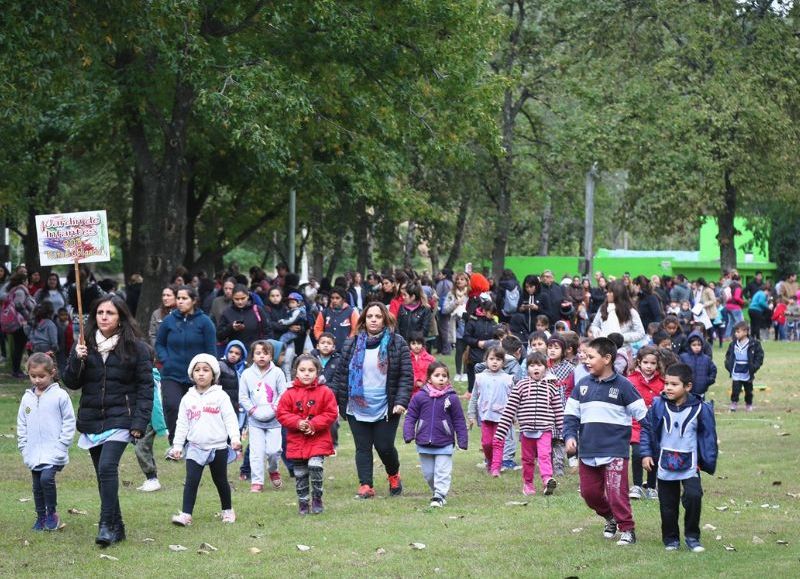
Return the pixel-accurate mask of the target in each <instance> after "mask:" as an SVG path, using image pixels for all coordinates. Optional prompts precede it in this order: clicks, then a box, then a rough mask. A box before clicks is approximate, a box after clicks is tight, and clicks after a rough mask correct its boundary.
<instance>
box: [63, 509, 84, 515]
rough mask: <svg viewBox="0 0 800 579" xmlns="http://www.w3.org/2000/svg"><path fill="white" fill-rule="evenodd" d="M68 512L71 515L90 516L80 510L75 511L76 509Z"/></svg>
mask: <svg viewBox="0 0 800 579" xmlns="http://www.w3.org/2000/svg"><path fill="white" fill-rule="evenodd" d="M67 512H68V513H69V514H70V515H88V514H89V513H88V512H87V511H82V510H80V509H74V508H73V509H67Z"/></svg>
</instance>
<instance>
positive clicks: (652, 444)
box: [640, 392, 717, 474]
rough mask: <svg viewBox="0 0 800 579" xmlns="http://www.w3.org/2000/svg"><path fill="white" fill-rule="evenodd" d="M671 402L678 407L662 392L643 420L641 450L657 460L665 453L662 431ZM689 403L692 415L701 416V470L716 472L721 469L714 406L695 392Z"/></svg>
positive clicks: (698, 417)
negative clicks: (718, 461) (718, 460)
mask: <svg viewBox="0 0 800 579" xmlns="http://www.w3.org/2000/svg"><path fill="white" fill-rule="evenodd" d="M668 404H669V405H670V406H672V407H673V408H675V405H674V404H672V403H671V402H669V401H668V400H667V397H666V396H665V395H664V394H663V393H662V394H661V396H659V397H658V398H656V399H654V400H653V405H652V406H651V407H650V410H648V412H647V416H646V417H645V419H644V420H643V421H642V442H641V449H640V452H641V455H642V458H644V457H647V456H649V457H651V458H652V459H653V460H654V461H655V462H656V464H657V463H658V461H659V459H660V457H661V433H662V431H663V428H664V421H665V418H666V416H667V405H668ZM686 404H687V405H688V406H691V407H692V408H693V409H694V410H693V411H692V413H691V418H690V419H695V417H696V420H697V464H698V466H699V467H700V470H702V471H704V472H707V473H708V474H714V471H715V470H716V469H717V427H716V422H715V420H714V409H713V408H712V406H711V405H710V404H707V403H705V402H703V401H702V400H701V399H700V397H699V396H697V395H695V394H692V393H691V392H690V393H689V396H688V399H687V401H686ZM682 426H683V425H682Z"/></svg>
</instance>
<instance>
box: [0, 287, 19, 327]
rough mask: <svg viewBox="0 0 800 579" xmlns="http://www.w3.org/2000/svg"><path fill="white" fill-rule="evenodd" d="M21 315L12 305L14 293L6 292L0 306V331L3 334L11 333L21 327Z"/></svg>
mask: <svg viewBox="0 0 800 579" xmlns="http://www.w3.org/2000/svg"><path fill="white" fill-rule="evenodd" d="M22 321H23V319H22V316H20V314H19V312H17V308H16V307H15V306H14V295H13V294H8V295H7V296H6V299H4V300H3V307H2V308H0V331H2V332H3V333H4V334H13V333H14V332H16V331H17V330H19V329H20V328H21V327H22Z"/></svg>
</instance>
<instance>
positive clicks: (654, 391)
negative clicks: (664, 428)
mask: <svg viewBox="0 0 800 579" xmlns="http://www.w3.org/2000/svg"><path fill="white" fill-rule="evenodd" d="M628 382H630V383H631V384H633V387H634V388H636V391H637V392H638V393H639V395H640V396H641V397H642V400H644V403H645V406H647V407H648V408H650V406H652V405H653V400H655V399H656V398H657V397H658V396H661V391H662V390H664V379H663V378H662V377H661V374H659V373H658V371H656V373H655V374H653V377H652V378H650V380H648V379H647V378H645V377H644V374H642V373H641V372H640V371H639V370H634V371H633V372H632V373H631V374H630V376H628ZM631 422H632V428H631V444H638V443H639V442H640V441H641V436H642V425H641V423H640V422H639V421H637V420H633V421H631Z"/></svg>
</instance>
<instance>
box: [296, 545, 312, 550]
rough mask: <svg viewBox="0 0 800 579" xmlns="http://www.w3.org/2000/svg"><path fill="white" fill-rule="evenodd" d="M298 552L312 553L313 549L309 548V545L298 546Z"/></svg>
mask: <svg viewBox="0 0 800 579" xmlns="http://www.w3.org/2000/svg"><path fill="white" fill-rule="evenodd" d="M297 550H298V551H302V552H305V551H310V550H311V547H309V546H308V545H297Z"/></svg>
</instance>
